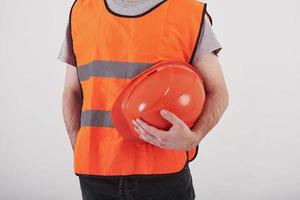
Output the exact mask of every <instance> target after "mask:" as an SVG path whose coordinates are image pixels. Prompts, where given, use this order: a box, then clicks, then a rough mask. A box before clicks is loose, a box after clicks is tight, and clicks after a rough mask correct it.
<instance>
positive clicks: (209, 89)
mask: <svg viewBox="0 0 300 200" xmlns="http://www.w3.org/2000/svg"><path fill="white" fill-rule="evenodd" d="M195 63H197V64H196V65H195V67H196V68H197V69H198V71H199V72H200V74H201V75H202V77H203V80H204V86H205V91H206V100H205V103H204V107H203V111H202V113H201V116H200V117H199V118H198V120H197V121H196V122H195V124H194V126H193V127H192V128H191V130H192V131H193V132H195V133H196V134H197V135H199V141H198V142H197V143H199V142H200V141H201V140H202V139H203V138H204V137H205V135H206V134H207V133H208V132H209V131H210V130H211V129H212V128H213V127H214V126H215V125H216V124H217V123H218V122H219V120H220V118H221V117H222V115H223V113H224V111H225V110H226V108H227V106H228V101H229V100H228V99H229V97H228V91H227V87H226V83H225V80H224V76H223V72H222V68H221V66H220V63H219V60H218V57H217V56H216V55H215V54H213V53H210V54H207V55H206V56H204V57H203V58H201V59H200V60H199V61H196V62H195Z"/></svg>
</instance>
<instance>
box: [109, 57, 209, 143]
mask: <svg viewBox="0 0 300 200" xmlns="http://www.w3.org/2000/svg"><path fill="white" fill-rule="evenodd" d="M204 101H205V90H204V84H203V79H202V78H201V75H200V73H199V72H198V71H197V70H196V69H195V68H194V67H193V66H191V65H190V64H188V63H185V62H182V61H173V60H172V61H169V60H166V61H159V62H158V63H156V64H154V65H153V66H151V67H149V68H148V69H147V70H145V71H143V72H142V73H140V74H138V75H137V76H135V77H134V78H133V79H132V80H130V82H129V83H128V84H126V85H125V87H124V88H123V89H122V90H121V92H120V94H119V95H118V96H117V98H116V100H115V101H114V104H113V107H112V112H111V114H112V121H113V124H114V126H115V128H116V129H117V131H118V132H119V133H120V134H121V135H122V136H123V137H124V138H126V139H129V140H132V141H136V142H141V141H142V140H140V139H139V138H138V137H139V135H138V133H137V132H136V131H135V130H134V125H133V123H132V120H133V119H136V118H137V117H139V118H141V119H142V120H144V121H145V122H147V123H148V124H150V125H152V126H155V127H156V128H159V129H163V130H168V129H169V128H170V127H171V126H172V124H171V123H170V122H168V121H167V120H165V119H164V118H163V117H162V116H161V115H160V110H162V109H165V110H169V111H171V112H173V113H174V114H175V115H176V116H177V117H179V118H180V119H181V120H183V121H184V122H185V123H186V124H187V126H188V127H192V126H193V124H194V122H195V121H196V120H197V119H198V118H199V116H200V114H201V112H202V109H203V105H204Z"/></svg>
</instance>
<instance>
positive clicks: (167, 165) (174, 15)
mask: <svg viewBox="0 0 300 200" xmlns="http://www.w3.org/2000/svg"><path fill="white" fill-rule="evenodd" d="M205 13H206V4H205V3H202V2H199V1H196V0H165V1H163V2H161V3H160V4H158V5H157V6H155V7H154V8H152V9H151V10H149V11H147V12H145V13H143V14H140V15H136V16H124V15H120V14H117V13H114V12H113V11H112V10H110V9H109V7H108V5H107V2H106V0H77V1H75V2H74V4H73V5H72V8H71V11H70V29H71V39H72V46H73V53H74V55H75V58H76V67H77V72H78V77H79V80H80V84H81V88H82V92H83V105H82V113H81V122H80V123H81V127H80V130H79V132H78V135H77V140H76V144H75V148H74V171H75V174H76V175H98V176H115V175H137V174H143V175H150V174H151V175H154V174H171V173H178V172H180V171H181V170H183V168H184V166H185V165H186V164H187V163H188V162H189V161H191V160H193V159H194V158H195V157H196V154H197V150H198V146H197V148H194V149H192V150H190V151H179V150H166V149H161V148H159V147H157V146H154V145H152V144H149V143H136V144H135V143H132V142H130V141H127V140H125V139H123V138H122V137H121V136H120V134H119V133H118V131H117V130H116V129H115V128H114V125H113V123H112V120H111V109H112V105H113V103H114V100H115V99H116V97H117V96H118V94H119V92H120V91H121V90H122V88H123V87H124V86H125V85H126V84H127V83H128V82H129V81H130V80H131V79H132V78H133V77H134V76H136V75H137V74H139V73H141V72H142V71H144V70H145V69H147V68H148V67H150V66H152V65H153V64H155V63H157V62H158V61H161V60H180V61H184V62H188V63H192V61H193V57H194V54H195V50H196V46H197V42H198V40H199V36H200V33H201V28H202V24H203V21H204V15H205Z"/></svg>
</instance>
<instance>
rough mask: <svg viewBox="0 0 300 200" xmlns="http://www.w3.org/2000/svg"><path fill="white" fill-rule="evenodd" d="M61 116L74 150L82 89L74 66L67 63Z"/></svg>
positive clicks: (78, 124)
mask: <svg viewBox="0 0 300 200" xmlns="http://www.w3.org/2000/svg"><path fill="white" fill-rule="evenodd" d="M62 105H63V106H62V108H63V117H64V122H65V126H66V129H67V132H68V135H69V139H70V142H71V145H72V148H73V150H74V145H75V143H76V138H77V133H78V130H79V128H80V115H81V106H82V91H81V86H80V83H79V80H78V76H77V71H76V67H74V66H72V65H69V64H68V65H67V69H66V75H65V85H64V92H63V104H62Z"/></svg>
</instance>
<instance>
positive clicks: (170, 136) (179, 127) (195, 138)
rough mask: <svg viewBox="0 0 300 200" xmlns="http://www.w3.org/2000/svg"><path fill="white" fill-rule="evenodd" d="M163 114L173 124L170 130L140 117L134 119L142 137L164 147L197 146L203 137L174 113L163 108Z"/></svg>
mask: <svg viewBox="0 0 300 200" xmlns="http://www.w3.org/2000/svg"><path fill="white" fill-rule="evenodd" d="M161 116H162V117H163V118H164V119H166V120H167V121H169V122H170V123H171V124H172V127H171V128H170V129H169V130H168V131H165V130H161V129H157V128H156V127H154V126H151V125H149V124H147V123H146V122H144V121H143V120H141V119H139V118H137V119H136V120H133V121H132V123H133V124H134V125H135V130H136V131H137V133H138V134H139V135H140V138H141V139H143V140H144V141H146V142H148V143H150V144H153V145H155V146H158V147H160V148H163V149H176V150H184V151H188V150H191V149H192V148H193V147H196V146H197V144H198V143H199V142H200V140H201V139H202V138H201V136H200V135H197V134H195V133H194V132H192V131H191V130H190V128H189V127H188V126H187V125H186V124H185V123H184V122H183V121H182V120H181V119H179V118H178V117H177V116H176V115H175V114H174V113H172V112H170V111H167V110H162V111H161Z"/></svg>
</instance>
